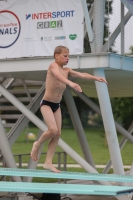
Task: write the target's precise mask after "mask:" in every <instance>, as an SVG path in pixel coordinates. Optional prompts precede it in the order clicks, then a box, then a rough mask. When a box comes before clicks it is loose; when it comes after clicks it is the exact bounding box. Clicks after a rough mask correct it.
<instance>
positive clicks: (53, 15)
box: [26, 10, 75, 20]
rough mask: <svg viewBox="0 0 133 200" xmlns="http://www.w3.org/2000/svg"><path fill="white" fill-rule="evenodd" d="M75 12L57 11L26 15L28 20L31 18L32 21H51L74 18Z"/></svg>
mask: <svg viewBox="0 0 133 200" xmlns="http://www.w3.org/2000/svg"><path fill="white" fill-rule="evenodd" d="M74 12H75V11H74V10H67V11H57V12H44V13H42V12H41V13H32V14H27V15H26V20H27V19H29V18H31V19H32V20H37V19H51V18H64V17H74Z"/></svg>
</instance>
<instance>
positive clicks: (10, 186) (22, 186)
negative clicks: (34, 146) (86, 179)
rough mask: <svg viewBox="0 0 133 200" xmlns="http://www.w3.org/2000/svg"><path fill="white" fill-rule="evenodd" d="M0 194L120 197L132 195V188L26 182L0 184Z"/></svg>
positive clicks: (2, 182)
mask: <svg viewBox="0 0 133 200" xmlns="http://www.w3.org/2000/svg"><path fill="white" fill-rule="evenodd" d="M0 192H30V193H54V194H57V193H58V194H84V195H103V196H109V195H110V196H120V195H125V194H131V193H133V188H132V187H121V186H100V185H81V184H77V185H76V184H56V183H55V184H51V183H27V182H4V181H1V182H0Z"/></svg>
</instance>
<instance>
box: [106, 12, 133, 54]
mask: <svg viewBox="0 0 133 200" xmlns="http://www.w3.org/2000/svg"><path fill="white" fill-rule="evenodd" d="M131 17H132V14H131V13H130V12H129V11H128V12H127V14H126V15H125V17H124V20H123V21H124V25H126V24H127V22H128V21H129V19H130V18H131ZM120 32H121V23H120V24H119V25H118V26H117V28H116V29H115V31H114V32H113V33H112V35H111V36H110V38H109V40H108V41H107V42H106V43H105V44H104V45H103V47H102V52H106V51H108V48H110V47H111V46H112V44H113V43H114V41H115V40H116V38H117V36H118V35H119V34H120Z"/></svg>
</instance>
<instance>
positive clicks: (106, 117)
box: [94, 69, 124, 175]
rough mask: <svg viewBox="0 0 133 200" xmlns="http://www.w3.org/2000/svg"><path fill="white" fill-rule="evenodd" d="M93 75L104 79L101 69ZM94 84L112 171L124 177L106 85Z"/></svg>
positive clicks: (96, 70)
mask: <svg viewBox="0 0 133 200" xmlns="http://www.w3.org/2000/svg"><path fill="white" fill-rule="evenodd" d="M94 75H95V76H99V77H105V74H104V70H103V69H95V70H94ZM95 84H96V89H97V94H98V99H99V103H100V108H101V113H102V118H103V124H104V128H105V132H106V138H107V142H108V146H109V152H110V157H111V160H112V165H113V169H114V172H115V173H116V174H123V175H124V169H123V163H122V158H121V153H120V149H119V144H118V138H117V133H116V129H115V124H114V118H113V113H112V108H111V103H110V98H109V94H108V89H107V86H106V84H104V83H100V82H97V81H96V82H95Z"/></svg>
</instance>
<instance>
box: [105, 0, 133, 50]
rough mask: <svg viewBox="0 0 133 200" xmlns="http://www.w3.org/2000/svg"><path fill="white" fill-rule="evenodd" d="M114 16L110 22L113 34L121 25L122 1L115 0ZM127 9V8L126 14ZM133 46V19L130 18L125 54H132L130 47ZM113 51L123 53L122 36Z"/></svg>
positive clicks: (126, 33)
mask: <svg viewBox="0 0 133 200" xmlns="http://www.w3.org/2000/svg"><path fill="white" fill-rule="evenodd" d="M112 5H113V14H112V15H110V21H109V29H110V32H111V33H113V31H114V30H115V28H116V27H117V25H118V24H119V23H120V18H121V1H120V0H113V4H112ZM126 12H127V9H126V7H125V14H126ZM130 46H133V17H131V18H130V20H129V21H128V23H127V24H126V26H125V53H130V52H131V51H130V50H129V47H130ZM113 49H114V50H115V51H117V53H121V36H120V34H119V36H118V37H117V39H116V41H115V43H114V47H113Z"/></svg>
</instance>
